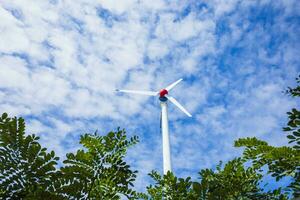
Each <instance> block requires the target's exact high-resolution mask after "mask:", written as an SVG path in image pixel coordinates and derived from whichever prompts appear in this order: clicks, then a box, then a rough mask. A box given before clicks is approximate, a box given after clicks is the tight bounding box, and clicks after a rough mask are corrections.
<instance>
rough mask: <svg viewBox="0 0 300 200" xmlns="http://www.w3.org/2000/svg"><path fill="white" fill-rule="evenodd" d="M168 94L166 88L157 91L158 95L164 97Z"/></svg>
mask: <svg viewBox="0 0 300 200" xmlns="http://www.w3.org/2000/svg"><path fill="white" fill-rule="evenodd" d="M166 94H168V90H166V89H162V90H161V91H160V92H159V97H161V98H162V97H165V95H166Z"/></svg>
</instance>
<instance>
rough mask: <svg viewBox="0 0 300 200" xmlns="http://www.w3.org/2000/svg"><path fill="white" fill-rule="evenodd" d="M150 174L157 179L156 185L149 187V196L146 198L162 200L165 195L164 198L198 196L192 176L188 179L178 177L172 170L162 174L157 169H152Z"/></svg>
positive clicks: (191, 197)
mask: <svg viewBox="0 0 300 200" xmlns="http://www.w3.org/2000/svg"><path fill="white" fill-rule="evenodd" d="M149 175H150V177H151V178H152V179H153V180H154V181H155V185H150V186H148V187H147V192H148V196H147V198H145V199H153V200H161V199H162V198H163V197H164V199H174V200H180V199H195V198H196V196H195V194H194V191H193V189H192V185H193V182H192V181H191V178H190V177H188V178H186V179H183V178H177V177H176V176H174V174H173V173H171V172H168V173H167V174H166V175H164V176H161V175H160V174H159V173H158V172H156V171H152V172H151V173H150V174H149Z"/></svg>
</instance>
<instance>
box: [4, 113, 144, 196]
mask: <svg viewBox="0 0 300 200" xmlns="http://www.w3.org/2000/svg"><path fill="white" fill-rule="evenodd" d="M38 140H39V137H37V136H35V135H27V136H26V135H25V122H24V119H23V118H16V117H14V118H9V117H8V116H7V114H6V113H4V114H2V116H1V118H0V197H1V198H3V199H45V198H46V199H121V197H122V196H125V197H127V198H129V199H135V198H138V197H139V195H140V194H139V193H137V192H135V191H134V190H133V189H132V187H133V182H134V180H135V178H136V174H137V171H132V170H131V169H130V166H129V165H128V164H127V163H126V162H125V161H124V157H125V155H126V151H127V148H129V147H130V146H132V145H134V144H136V143H137V142H138V138H137V137H136V136H134V137H132V138H129V139H128V138H127V136H126V132H125V131H124V130H120V129H118V130H117V131H116V132H109V133H108V134H107V135H105V136H100V135H99V134H98V133H97V132H96V133H95V134H84V135H82V136H81V139H80V143H81V144H82V145H83V147H84V149H79V150H78V151H77V152H76V153H75V154H73V153H69V154H67V159H66V160H64V161H63V163H64V165H63V166H62V167H61V168H60V169H58V167H57V161H58V160H59V158H58V157H56V156H55V153H54V151H51V152H50V153H47V149H46V148H42V147H41V145H40V144H39V142H38Z"/></svg>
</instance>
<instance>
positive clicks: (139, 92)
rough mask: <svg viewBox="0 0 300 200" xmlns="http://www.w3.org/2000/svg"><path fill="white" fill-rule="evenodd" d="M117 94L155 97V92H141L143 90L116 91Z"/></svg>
mask: <svg viewBox="0 0 300 200" xmlns="http://www.w3.org/2000/svg"><path fill="white" fill-rule="evenodd" d="M116 91H117V92H124V93H132V94H142V95H148V96H156V95H157V94H158V93H157V92H152V91H143V90H119V89H116Z"/></svg>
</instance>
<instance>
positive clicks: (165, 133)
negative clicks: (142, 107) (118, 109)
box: [116, 78, 192, 174]
mask: <svg viewBox="0 0 300 200" xmlns="http://www.w3.org/2000/svg"><path fill="white" fill-rule="evenodd" d="M180 81H182V78H181V79H179V80H178V81H176V82H174V83H172V84H171V85H169V86H167V87H166V88H164V89H161V90H160V91H158V92H153V91H141V90H119V89H117V90H116V91H117V92H124V93H132V94H141V95H148V96H158V97H159V100H160V106H161V128H162V143H163V165H164V174H167V172H168V171H170V172H171V171H172V167H171V156H170V141H169V127H168V104H167V101H168V100H169V101H171V102H172V103H173V104H175V106H177V107H178V108H179V109H180V110H181V111H182V112H184V113H185V114H186V115H187V116H189V117H192V115H191V114H190V113H189V112H188V111H187V110H186V109H185V108H184V107H183V106H182V105H181V104H180V103H178V101H177V100H176V99H175V98H173V97H171V96H169V95H168V94H169V91H171V90H172V89H173V88H174V87H175V86H176V85H177V84H178V83H179V82H180Z"/></svg>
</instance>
